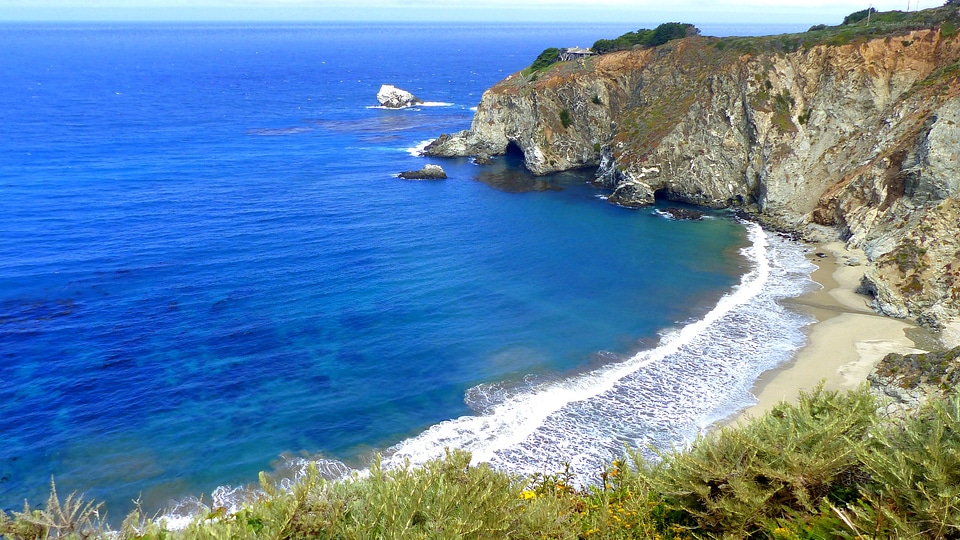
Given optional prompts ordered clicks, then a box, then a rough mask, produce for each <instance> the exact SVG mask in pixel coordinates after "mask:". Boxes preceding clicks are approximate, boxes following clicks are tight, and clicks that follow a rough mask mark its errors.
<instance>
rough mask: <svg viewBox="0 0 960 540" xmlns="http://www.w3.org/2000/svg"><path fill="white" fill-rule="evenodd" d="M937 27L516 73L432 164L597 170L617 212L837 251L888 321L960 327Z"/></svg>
mask: <svg viewBox="0 0 960 540" xmlns="http://www.w3.org/2000/svg"><path fill="white" fill-rule="evenodd" d="M928 11H929V13H927V14H926V19H925V21H926V22H925V23H924V24H922V25H920V24H915V25H913V26H912V27H909V28H905V27H903V26H902V25H901V27H899V29H897V30H889V29H888V30H886V31H885V32H881V34H882V35H879V36H878V35H877V32H874V34H873V35H872V37H871V36H870V35H866V36H863V35H861V36H856V35H854V36H852V37H851V35H850V32H847V33H846V34H842V33H833V34H830V33H828V32H826V33H824V37H823V38H822V39H820V40H819V41H820V42H817V41H818V40H817V39H816V37H817V34H816V32H808V33H807V34H801V35H795V36H779V37H769V38H752V39H747V38H726V39H718V38H708V37H691V38H686V39H682V40H678V41H673V42H670V43H668V44H666V45H663V46H660V47H657V48H654V49H644V50H632V51H622V52H617V53H611V54H605V55H601V56H597V57H593V58H589V59H585V60H578V61H575V62H563V63H559V64H554V65H553V66H551V67H550V68H549V69H548V70H546V71H543V72H536V73H531V74H526V73H523V72H521V73H517V74H514V75H511V76H510V77H508V78H507V79H505V80H503V81H501V82H500V83H498V84H497V85H496V86H494V87H493V88H491V89H489V90H488V91H487V92H486V93H484V95H483V98H482V100H481V103H480V105H479V107H478V109H477V113H476V115H475V117H474V119H473V123H472V125H471V127H470V129H469V130H467V131H463V132H461V133H457V134H454V135H443V136H441V137H440V138H439V139H438V140H437V141H435V142H434V143H433V144H432V145H431V146H430V147H428V149H427V153H428V154H430V155H434V156H466V155H483V154H488V155H497V154H503V153H505V152H507V151H509V150H511V149H514V150H518V151H520V152H522V153H523V156H524V162H525V164H526V166H527V167H528V168H529V169H530V170H531V171H533V172H534V173H535V174H548V173H552V172H556V171H563V170H568V169H573V168H581V167H593V166H596V167H598V172H597V178H598V180H597V181H598V183H600V184H601V185H603V186H605V187H608V188H610V189H611V190H612V193H611V195H610V197H609V198H610V200H611V201H612V202H616V203H619V204H624V205H646V204H650V203H652V202H653V201H654V200H655V198H664V199H669V200H677V201H683V202H689V203H693V204H698V205H703V206H710V207H742V208H744V209H747V210H749V211H752V212H754V213H755V214H756V215H758V217H759V218H760V219H762V220H765V221H767V222H768V223H772V224H776V226H778V227H780V228H785V229H789V230H793V231H797V232H801V233H803V234H806V235H807V236H809V237H811V238H817V237H823V236H824V235H825V234H836V235H839V236H840V237H841V238H843V239H844V240H846V241H847V242H848V244H850V245H851V246H852V247H858V248H862V249H864V251H865V252H866V253H867V255H868V257H869V259H870V264H869V265H868V266H867V272H866V275H865V277H864V290H865V291H868V292H870V293H872V294H873V295H874V297H875V299H876V307H877V308H878V309H879V310H881V311H882V312H884V313H887V314H890V315H894V316H898V317H906V316H916V317H918V318H919V319H920V320H921V322H924V323H926V324H928V325H930V326H933V327H936V326H939V325H942V324H944V323H945V322H946V321H948V320H949V319H950V318H951V317H954V316H956V315H957V314H958V312H960V160H958V152H960V64H958V60H960V38H958V37H957V35H956V30H955V28H956V26H957V25H956V21H957V20H958V19H960V10H958V9H957V8H956V7H955V6H954V7H943V8H938V9H937V10H928ZM930 21H932V22H930ZM843 31H844V32H846V30H843ZM811 40H812V41H811Z"/></svg>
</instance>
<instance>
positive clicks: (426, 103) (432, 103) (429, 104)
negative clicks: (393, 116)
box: [366, 101, 454, 111]
mask: <svg viewBox="0 0 960 540" xmlns="http://www.w3.org/2000/svg"><path fill="white" fill-rule="evenodd" d="M453 105H454V104H453V103H446V102H443V101H424V102H423V103H417V104H416V105H408V106H406V107H385V106H383V105H367V107H366V108H367V109H384V110H387V111H416V110H418V107H453Z"/></svg>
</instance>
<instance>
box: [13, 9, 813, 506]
mask: <svg viewBox="0 0 960 540" xmlns="http://www.w3.org/2000/svg"><path fill="white" fill-rule="evenodd" d="M701 28H703V29H704V33H712V34H714V35H725V34H724V33H725V32H726V33H728V34H733V33H738V34H739V33H756V34H759V33H774V32H778V31H786V30H802V28H790V27H783V28H773V27H766V28H750V29H749V30H748V31H746V32H745V31H744V29H743V28H733V27H727V28H724V27H717V28H710V27H707V26H705V25H704V26H701ZM633 29H635V28H634V27H633V26H628V27H618V26H612V25H605V26H522V25H514V26H503V25H497V26H493V25H454V24H432V25H414V24H405V25H383V24H378V25H359V24H283V25H267V24H252V25H242V24H225V23H224V24H201V23H196V24H184V23H178V24H161V23H150V24H148V23H142V24H16V25H14V24H6V25H2V26H0V71H2V72H3V73H4V77H2V78H0V141H2V144H0V216H2V217H0V508H2V509H7V510H13V509H19V508H22V505H23V501H24V500H25V499H27V500H29V501H30V502H31V503H32V504H39V503H42V502H43V501H44V500H45V499H46V495H47V494H48V493H49V483H50V480H51V478H54V479H55V481H56V484H57V488H58V491H59V492H60V493H61V494H66V493H69V492H71V491H75V490H78V491H80V492H83V493H84V494H85V495H86V497H88V498H92V499H96V500H99V501H104V502H106V503H107V508H108V509H109V510H110V512H111V514H112V515H114V516H122V515H123V514H124V513H125V512H127V511H129V510H130V509H131V508H132V505H133V503H132V501H134V500H139V501H140V502H141V504H142V505H143V507H144V509H145V510H147V511H148V512H152V511H160V510H161V509H164V508H170V507H171V505H175V504H176V503H177V502H182V501H185V500H189V499H190V498H192V497H202V498H203V499H204V500H205V501H207V502H209V501H211V500H213V501H220V500H221V499H224V498H229V494H230V493H231V489H232V487H234V486H244V485H247V484H250V483H253V482H256V478H257V473H258V472H259V471H262V470H267V471H276V472H279V473H281V474H295V471H296V470H297V468H298V467H299V466H300V464H302V463H303V462H304V460H319V461H320V462H321V463H322V464H324V469H325V470H326V471H327V472H328V474H329V475H331V476H336V475H337V474H342V473H344V472H346V471H351V470H356V469H362V468H363V467H365V466H366V465H367V464H368V463H369V462H370V460H371V459H372V456H373V455H375V454H377V453H380V454H382V455H384V458H385V461H386V462H387V463H388V464H389V463H399V462H402V461H404V460H410V461H411V462H413V463H419V462H423V461H425V460H427V459H430V458H433V457H437V456H441V455H443V452H444V448H446V447H449V446H456V447H461V448H465V449H468V450H470V451H472V452H473V455H474V458H475V460H477V461H487V462H490V463H492V464H493V465H494V466H496V467H498V468H501V469H503V470H508V471H512V472H517V473H534V472H555V471H557V470H559V469H560V468H561V467H562V464H563V463H570V465H571V467H572V470H573V471H574V472H575V473H576V474H577V478H578V479H579V480H580V481H581V482H584V483H588V482H590V481H591V479H592V478H594V477H595V476H596V474H597V473H598V472H599V468H600V466H602V464H603V463H605V462H609V461H610V460H611V459H613V458H615V457H617V456H618V455H620V454H621V453H622V451H623V448H624V445H629V446H632V447H642V448H646V447H647V445H652V446H655V447H660V448H669V447H671V446H674V445H683V444H684V443H685V442H687V441H690V440H692V439H693V438H694V437H696V436H697V434H699V433H701V432H703V431H704V430H705V429H707V428H708V427H709V426H710V425H711V424H712V423H714V422H716V421H717V420H720V419H722V418H725V417H727V416H729V415H730V414H732V413H734V412H735V411H737V410H738V409H740V408H742V407H744V406H746V405H749V404H751V403H752V400H753V398H752V396H751V395H750V393H749V390H750V388H751V386H752V384H753V382H754V381H755V380H756V378H757V377H758V375H759V374H760V373H761V372H762V371H764V370H766V369H769V368H772V367H775V366H776V365H779V364H781V363H783V362H785V361H787V360H789V358H790V357H791V356H792V355H793V353H794V352H795V351H796V350H797V349H798V348H799V347H800V346H802V344H803V342H804V334H803V328H804V327H805V326H806V325H807V324H809V323H810V322H811V321H810V319H809V317H807V316H805V315H803V314H800V313H795V312H791V311H789V310H787V309H785V308H783V307H782V306H780V305H779V303H778V300H780V299H782V298H786V297H792V296H797V295H799V294H801V293H803V292H804V291H807V290H810V288H811V287H814V286H815V285H814V284H813V283H812V282H811V281H810V279H809V274H810V271H811V269H812V266H811V265H810V264H809V263H808V262H807V261H806V259H805V258H804V252H803V247H802V246H799V245H797V244H795V243H793V242H791V241H789V240H786V239H783V238H780V237H778V236H776V235H774V234H770V233H766V232H764V231H762V230H760V229H759V227H757V226H756V225H753V224H749V223H742V222H739V221H737V220H736V219H735V218H734V217H733V216H732V215H731V214H729V213H726V212H708V218H707V219H705V220H703V221H696V222H694V221H674V220H670V219H667V218H665V217H664V215H663V214H662V213H659V212H657V211H656V210H657V209H656V208H647V209H640V210H631V209H626V208H621V207H617V206H614V205H611V204H608V203H607V202H605V201H604V200H603V199H602V196H603V195H604V194H605V193H604V192H603V191H602V190H599V189H597V188H594V187H592V186H591V185H590V184H589V180H590V179H591V178H592V176H591V171H576V172H570V173H564V174H558V175H553V176H549V177H545V178H533V177H531V176H530V175H528V174H526V173H525V172H524V171H523V170H521V167H520V166H519V164H518V163H516V162H514V161H511V160H510V159H507V158H500V159H498V160H496V162H495V163H494V164H493V165H491V166H488V167H480V166H477V165H474V164H472V163H471V162H469V161H468V160H439V161H438V160H432V161H428V160H427V159H426V158H423V157H420V156H418V155H417V152H416V148H418V147H420V146H422V145H423V144H424V142H425V141H428V140H430V139H432V138H434V137H436V136H437V135H439V134H440V133H445V132H453V131H458V130H461V129H465V128H467V127H469V124H470V119H471V117H472V114H473V108H474V107H476V105H477V103H478V102H479V100H480V95H481V94H482V92H483V91H484V90H485V89H486V88H488V87H489V86H491V85H493V84H494V83H495V82H496V81H498V80H500V79H502V78H503V77H505V76H506V75H508V74H510V73H512V72H514V71H517V70H519V69H522V68H523V67H526V66H527V65H529V64H530V62H532V60H533V59H534V58H535V57H536V56H537V54H539V52H540V51H541V50H543V49H545V48H547V47H550V46H573V45H581V46H586V45H589V44H590V43H592V42H593V41H594V40H596V39H598V38H601V37H614V36H616V35H619V34H621V33H623V32H625V31H628V30H633ZM384 83H389V84H394V85H396V86H398V87H400V88H403V89H406V90H409V91H412V92H413V93H414V94H416V95H417V96H419V97H421V98H422V99H424V100H426V101H427V104H426V105H424V106H419V107H414V108H411V109H405V110H384V109H381V108H378V107H377V106H376V105H377V103H376V93H377V90H378V88H379V87H380V85H381V84H384ZM428 162H437V163H439V164H441V165H442V166H443V167H444V168H445V169H446V170H447V173H448V174H449V176H450V178H449V179H448V180H445V181H435V182H415V181H404V180H401V179H399V178H397V177H396V174H397V173H399V172H400V171H403V170H412V169H419V168H420V167H422V166H423V165H424V164H426V163H428ZM666 204H667V203H664V204H661V205H659V206H660V207H661V208H662V206H664V205H666Z"/></svg>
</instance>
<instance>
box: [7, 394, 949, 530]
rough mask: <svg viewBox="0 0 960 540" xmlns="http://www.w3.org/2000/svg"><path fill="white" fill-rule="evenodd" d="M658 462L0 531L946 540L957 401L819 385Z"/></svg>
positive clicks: (35, 522) (379, 487)
mask: <svg viewBox="0 0 960 540" xmlns="http://www.w3.org/2000/svg"><path fill="white" fill-rule="evenodd" d="M660 458H661V459H660V460H659V461H658V462H657V463H650V462H648V461H645V460H644V459H643V458H641V457H640V455H639V453H635V452H629V453H628V458H627V459H624V460H618V461H614V462H613V463H612V464H611V465H610V466H609V467H608V468H607V469H606V470H605V471H603V473H602V475H601V476H602V483H601V484H600V485H595V486H591V487H588V488H585V489H579V488H576V487H574V485H575V484H574V480H575V479H574V478H573V477H572V475H571V474H570V473H569V472H560V473H558V474H541V475H535V476H534V477H531V478H518V477H513V476H510V475H508V474H506V473H502V472H498V471H495V470H492V469H491V468H489V467H488V466H486V465H478V466H471V465H470V464H469V463H470V456H469V454H467V453H465V452H461V451H455V450H454V451H450V452H448V453H447V455H446V457H445V458H443V459H439V460H435V461H431V462H429V463H428V464H426V465H424V466H423V467H410V466H407V467H402V468H399V469H393V470H384V469H383V468H382V467H381V465H380V462H379V461H377V462H375V463H374V464H373V465H372V467H371V469H370V474H369V475H367V476H363V477H360V476H355V477H353V478H352V479H349V480H346V481H340V482H328V481H325V480H322V479H321V478H320V477H319V475H318V474H317V471H316V470H315V469H311V470H310V471H309V472H308V473H307V475H306V476H305V477H304V478H302V479H300V480H299V481H298V482H296V483H295V484H294V486H293V487H292V488H291V489H282V488H280V487H278V486H279V484H277V483H276V482H275V481H274V480H272V479H270V478H267V477H266V476H261V492H260V493H258V494H256V495H252V496H251V499H250V500H249V501H248V502H247V503H246V504H244V505H243V508H242V509H241V510H240V511H238V512H236V513H233V514H230V513H228V512H226V511H225V510H224V509H213V510H208V513H206V514H205V515H200V516H197V517H196V518H195V519H194V521H193V523H192V524H191V525H189V526H188V527H187V528H185V529H183V530H179V531H169V530H167V529H165V528H164V526H163V525H162V524H158V523H157V522H155V521H153V520H149V519H144V517H143V515H142V514H141V513H138V512H135V513H134V514H131V515H130V516H128V517H127V519H126V521H125V522H124V523H123V525H122V526H121V527H120V529H119V530H117V531H110V530H109V529H108V527H107V526H106V525H105V524H104V521H101V520H100V513H99V507H98V506H96V505H93V504H90V503H84V502H83V501H82V499H81V498H79V497H76V496H73V495H71V496H70V497H68V498H67V499H66V500H65V501H64V502H62V503H61V502H60V500H59V498H58V497H57V494H56V491H55V490H53V491H52V493H51V497H50V500H49V501H48V502H47V505H46V507H45V508H44V509H31V508H29V507H28V508H25V509H24V511H23V512H15V513H13V514H12V515H6V514H4V513H2V512H0V534H2V535H4V536H5V537H7V538H10V539H27V538H30V539H34V538H107V537H109V538H144V539H148V538H149V539H154V538H155V539H177V538H190V539H192V538H344V539H350V538H521V539H522V538H583V539H587V538H661V539H687V538H775V539H813V538H937V539H939V538H943V539H950V538H960V397H958V395H951V396H949V397H947V398H945V399H942V400H939V401H935V402H933V403H931V404H930V405H929V406H928V407H926V408H925V409H923V410H922V411H920V412H919V413H918V414H917V415H916V416H914V417H912V418H910V419H907V420H905V421H903V422H900V423H897V424H890V423H883V422H881V421H880V419H879V417H878V414H877V412H876V403H875V402H874V399H873V397H872V396H871V394H870V393H869V392H868V391H867V390H866V389H861V390H859V391H856V392H849V393H835V392H826V391H823V390H821V389H818V390H816V391H814V392H812V393H810V394H807V395H803V396H801V398H800V400H799V403H798V404H797V405H788V404H781V405H778V406H777V407H776V408H774V409H773V410H772V411H771V412H769V413H768V414H766V415H764V416H763V417H761V418H759V419H757V420H755V421H753V422H750V423H748V424H745V425H743V426H740V427H730V428H724V429H721V430H718V431H716V432H714V433H712V434H710V435H708V436H706V437H704V438H702V439H700V440H698V441H696V442H695V443H694V444H693V445H692V446H691V447H690V448H689V449H687V450H683V451H677V452H667V453H663V454H661V456H660Z"/></svg>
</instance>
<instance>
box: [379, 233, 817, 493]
mask: <svg viewBox="0 0 960 540" xmlns="http://www.w3.org/2000/svg"><path fill="white" fill-rule="evenodd" d="M747 227H748V230H749V236H750V240H751V242H752V243H751V246H749V247H748V248H745V249H744V255H745V256H746V257H747V259H748V260H749V261H750V264H751V266H752V268H751V270H750V271H749V272H748V273H747V274H746V275H744V276H743V278H742V279H741V282H740V284H739V285H738V286H737V287H736V288H735V289H734V290H733V291H731V292H730V293H729V294H727V295H725V296H724V297H723V298H721V299H720V301H719V302H718V304H717V305H716V307H714V309H713V310H711V311H710V312H709V313H707V314H706V315H705V316H704V317H703V318H702V319H699V320H697V321H694V322H691V323H689V324H686V325H685V326H683V327H681V328H679V329H677V330H674V331H671V332H668V333H666V334H665V335H664V336H663V338H662V339H661V342H660V344H659V345H658V346H657V347H656V348H654V349H651V350H647V351H642V352H640V353H638V354H636V355H635V356H633V357H632V358H629V359H627V360H625V361H622V362H619V363H614V364H611V365H607V366H605V367H602V368H599V369H596V370H594V371H591V372H588V373H585V374H582V375H578V376H575V377H573V378H570V379H566V380H561V381H555V382H548V383H543V384H539V385H535V386H533V387H531V388H528V389H524V390H522V391H517V392H501V391H498V390H499V389H497V388H496V387H495V386H488V387H480V388H477V389H475V390H472V393H473V394H475V396H474V398H476V397H482V398H483V399H480V400H478V401H480V402H481V403H482V405H481V406H479V407H477V409H478V410H479V411H480V412H481V414H479V415H477V416H464V417H460V418H457V419H454V420H449V421H446V422H442V423H440V424H437V425H435V426H433V427H431V428H429V429H428V430H427V431H425V432H424V433H422V434H420V435H419V436H416V437H414V438H411V439H408V440H405V441H403V442H401V443H400V444H398V445H396V446H394V447H393V448H391V449H390V450H389V452H388V453H389V456H388V457H387V458H386V459H385V465H386V466H390V465H398V464H401V463H403V462H404V461H406V460H409V461H410V462H411V463H415V464H416V463H422V462H425V461H427V460H429V459H432V458H436V457H440V456H442V455H443V454H444V450H445V449H446V448H448V447H456V448H462V449H465V450H469V451H471V452H472V453H473V460H474V462H489V463H491V464H492V465H493V466H495V467H497V468H499V469H504V470H508V471H511V472H516V473H522V474H530V473H534V472H544V471H546V472H553V471H557V470H560V469H561V468H562V465H563V463H565V462H569V463H570V465H571V467H572V470H573V471H574V472H575V473H576V474H577V476H578V477H579V478H580V479H581V480H582V481H584V482H589V481H591V480H592V479H593V477H594V476H596V474H597V473H598V472H599V471H600V468H601V467H602V466H603V465H604V464H605V463H608V462H609V461H610V460H611V459H613V458H615V457H617V456H618V455H620V454H621V453H622V452H623V446H624V445H625V444H626V445H630V446H633V447H638V448H645V447H647V446H648V445H652V446H654V447H659V448H669V447H671V446H676V445H683V444H685V443H686V442H688V441H690V440H691V439H692V438H693V437H694V436H696V435H697V433H699V432H700V431H702V430H703V429H704V428H705V427H707V426H709V425H710V424H712V423H713V422H715V421H717V420H719V419H721V418H724V417H726V416H728V415H730V414H731V413H733V412H735V411H736V410H738V409H740V408H742V407H745V406H747V405H749V404H751V403H752V402H753V400H754V398H753V396H752V395H751V394H750V388H751V386H752V384H753V382H754V381H755V380H756V378H757V376H759V374H760V373H761V372H763V371H765V370H767V369H770V368H772V367H774V366H776V365H778V364H780V363H782V362H784V361H786V360H788V359H789V358H790V357H791V356H792V355H793V354H794V353H795V351H796V350H797V349H798V348H799V347H800V346H801V345H802V344H803V340H804V338H803V333H802V328H803V327H804V326H805V325H806V324H809V323H810V322H812V320H811V319H810V318H808V317H806V316H803V315H799V314H797V313H793V312H790V311H787V310H786V309H784V308H783V307H782V306H780V304H779V303H778V302H777V300H779V299H781V298H784V297H788V296H796V295H798V294H800V293H802V292H804V290H805V289H806V288H808V287H809V286H811V284H812V282H811V281H810V279H809V273H810V271H811V270H812V267H811V266H809V263H808V262H807V261H806V260H805V259H804V258H803V255H802V252H801V250H800V248H799V247H797V246H796V245H795V244H793V243H791V242H789V241H785V240H783V239H780V238H779V237H777V236H776V235H773V234H769V233H766V232H764V231H763V230H762V229H761V228H760V227H759V226H758V225H755V224H748V225H747ZM491 398H492V399H491Z"/></svg>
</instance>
